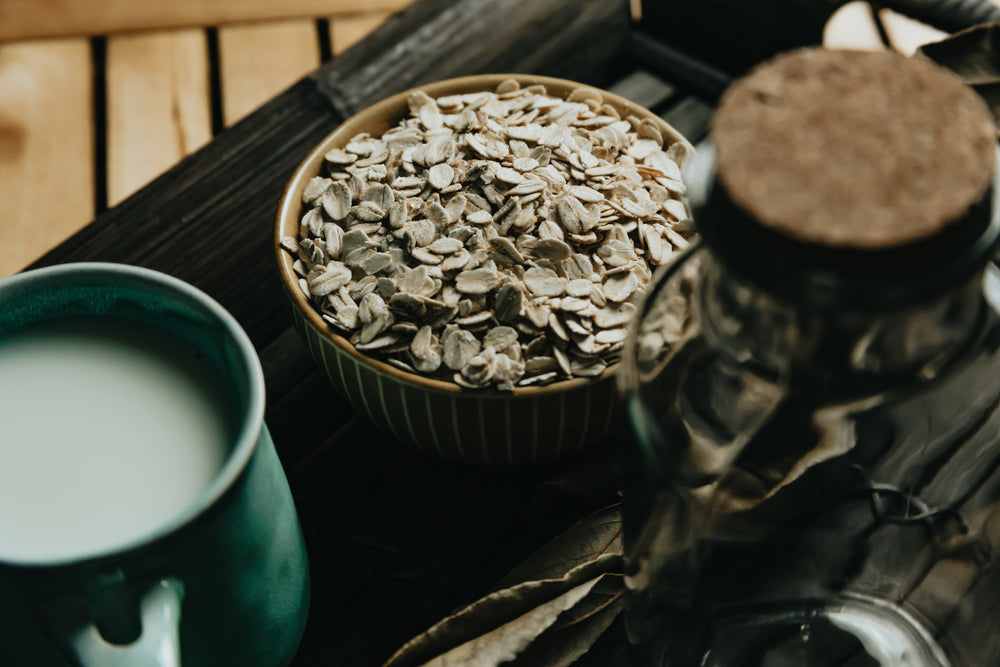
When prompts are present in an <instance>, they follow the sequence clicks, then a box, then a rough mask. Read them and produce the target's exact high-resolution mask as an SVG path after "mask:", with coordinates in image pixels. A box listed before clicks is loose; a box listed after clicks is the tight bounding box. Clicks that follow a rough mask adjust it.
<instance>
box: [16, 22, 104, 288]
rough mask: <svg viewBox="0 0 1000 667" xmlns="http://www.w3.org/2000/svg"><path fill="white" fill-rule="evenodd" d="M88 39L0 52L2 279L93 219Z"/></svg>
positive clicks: (17, 47) (91, 101)
mask: <svg viewBox="0 0 1000 667" xmlns="http://www.w3.org/2000/svg"><path fill="white" fill-rule="evenodd" d="M91 82H92V76H91V59H90V46H89V42H88V40H86V39H72V40H59V41H49V42H44V43H32V44H11V45H6V46H2V47H0V276H5V275H8V274H11V273H13V272H15V271H17V270H19V269H21V268H23V267H24V266H25V265H26V264H27V263H28V262H30V261H31V260H33V259H35V258H36V257H38V256H40V255H41V254H42V253H43V252H45V251H46V250H48V249H49V248H51V247H53V246H55V245H56V244H57V243H58V242H60V241H62V240H63V239H64V238H66V237H67V236H69V235H70V234H71V233H73V232H75V231H76V230H77V229H79V228H80V227H82V226H83V225H84V224H86V223H87V222H88V221H90V220H91V219H92V218H93V217H94V146H93V129H92V127H93V126H92V123H91V117H92V109H93V99H92V84H91Z"/></svg>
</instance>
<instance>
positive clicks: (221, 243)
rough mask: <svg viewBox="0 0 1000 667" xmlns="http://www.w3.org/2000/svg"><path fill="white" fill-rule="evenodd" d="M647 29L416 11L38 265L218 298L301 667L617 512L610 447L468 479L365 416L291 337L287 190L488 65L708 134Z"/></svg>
mask: <svg viewBox="0 0 1000 667" xmlns="http://www.w3.org/2000/svg"><path fill="white" fill-rule="evenodd" d="M633 29H634V27H633V26H632V25H631V24H630V19H629V13H628V3H627V2H626V1H624V0H532V2H525V3H513V2H494V1H493V0H444V1H439V0H422V1H421V2H417V3H416V4H415V5H413V6H411V7H410V8H409V9H407V10H406V11H404V12H403V13H402V14H400V15H399V16H397V17H396V18H394V19H393V20H391V21H390V22H389V23H388V24H386V25H385V26H383V27H382V28H380V29H379V30H378V31H377V32H376V33H375V34H373V35H372V36H371V37H370V38H369V39H367V40H365V41H364V42H363V43H361V44H360V45H358V46H357V47H355V48H354V49H352V50H351V51H349V52H348V53H346V54H344V55H343V56H342V57H341V58H339V59H337V60H335V61H334V62H332V63H330V64H329V65H327V66H325V67H323V68H322V69H320V70H318V71H317V72H315V73H314V74H313V75H312V76H310V77H307V78H305V79H303V80H302V81H299V82H298V83H296V84H295V85H293V86H292V87H290V88H289V89H288V90H286V91H285V92H283V93H282V94H280V95H279V96H277V97H276V98H274V99H273V100H272V101H270V102H269V103H268V104H266V105H265V106H263V107H262V108H261V109H259V110H258V111H257V112H255V113H253V114H252V115H250V116H249V117H248V118H246V119H245V120H244V121H242V122H240V123H239V124H237V125H235V126H234V127H232V128H230V129H228V130H226V131H225V132H223V133H221V134H220V135H219V136H218V137H216V138H215V139H214V140H213V141H212V142H210V143H209V144H208V145H206V146H205V147H204V148H203V149H201V150H200V151H198V152H197V153H195V154H193V155H191V156H190V157H188V158H187V159H185V160H184V161H183V162H181V163H180V164H178V165H177V166H176V167H174V168H173V169H171V170H170V171H169V172H167V173H166V174H164V175H163V176H161V177H160V178H158V179H156V180H155V181H154V182H152V183H151V184H149V185H148V186H147V187H145V188H143V189H142V190H140V191H139V192H138V193H136V194H135V195H133V196H132V197H130V198H129V199H127V200H126V201H124V202H122V203H121V204H119V205H118V206H116V207H114V208H112V209H109V210H108V211H107V212H106V213H104V214H103V215H101V216H100V217H99V218H98V219H97V220H95V221H94V222H93V223H91V224H90V225H89V226H87V227H86V228H84V229H83V230H82V231H81V232H79V233H78V234H76V235H75V236H73V237H72V238H70V239H69V240H67V241H66V242H65V243H63V244H62V245H60V246H59V247H57V248H56V249H54V250H53V251H52V252H50V253H48V254H47V255H45V256H44V257H43V258H42V259H41V260H39V261H38V262H37V263H36V264H35V265H34V266H45V265H51V264H56V263H63V262H72V261H112V262H123V263H129V264H136V265H140V266H145V267H150V268H153V269H158V270H161V271H164V272H167V273H169V274H171V275H174V276H177V277H179V278H181V279H183V280H186V281H188V282H190V283H192V284H194V285H196V286H197V287H199V288H201V289H203V290H204V291H206V292H207V293H208V294H210V295H211V296H212V297H214V298H215V299H216V300H218V301H219V302H220V303H221V304H222V305H223V306H225V307H226V308H227V309H228V310H229V311H230V312H232V313H233V314H234V315H235V316H236V317H237V319H238V320H239V321H240V323H241V324H242V325H243V327H244V328H245V329H246V330H247V332H248V333H249V335H250V338H251V340H252V341H253V343H254V345H255V346H256V348H257V351H258V353H259V355H260V357H261V360H262V364H263V366H264V372H265V377H266V380H267V392H268V410H267V415H266V421H267V424H268V427H269V429H270V431H271V433H272V436H273V438H274V441H275V444H276V446H277V448H278V453H279V456H280V457H281V459H282V462H283V464H284V466H285V469H286V471H287V474H288V478H289V481H290V484H291V486H292V490H293V493H294V496H295V499H296V504H297V507H298V510H299V516H300V520H301V523H302V527H303V530H304V532H305V536H306V542H307V546H308V549H309V557H310V568H311V573H312V580H313V581H312V606H311V611H310V620H309V624H308V627H307V630H306V635H305V638H304V639H303V642H302V645H301V648H300V651H299V654H298V656H297V658H296V661H295V663H294V664H295V665H296V666H297V667H304V666H313V665H315V666H319V665H338V666H339V665H347V666H355V665H357V666H368V665H372V666H377V665H380V664H382V662H383V661H384V660H385V659H386V658H388V657H389V656H390V655H391V654H392V653H393V652H394V651H395V650H396V649H397V648H398V647H399V646H400V645H402V644H403V643H404V642H405V641H406V640H408V639H409V638H410V637H412V636H413V635H415V634H417V633H419V632H421V631H423V630H424V629H426V628H427V627H428V626H429V625H431V624H432V623H434V622H435V621H437V620H439V619H440V618H442V617H443V616H445V615H447V614H448V613H450V612H452V611H454V610H455V609H456V608H458V607H461V606H462V605H464V604H466V603H469V602H471V601H473V600H475V599H476V598H478V597H480V596H481V595H483V594H484V593H486V592H487V591H488V590H489V588H490V587H491V586H492V585H493V584H494V583H495V582H496V581H497V580H498V579H500V578H501V577H502V576H503V575H504V574H506V573H507V572H508V571H509V570H510V569H512V568H513V567H514V566H515V565H517V564H518V563H519V562H521V561H522V560H523V559H524V558H525V557H526V556H528V555H529V554H530V553H531V552H532V551H534V550H535V549H537V548H539V547H540V546H542V545H543V544H544V543H545V542H547V541H548V540H549V539H550V538H552V537H553V536H555V535H556V534H558V533H559V532H561V531H562V530H564V529H565V528H567V527H568V526H569V525H571V524H572V523H573V522H574V521H575V520H577V519H578V518H580V517H582V516H583V515H585V514H586V513H589V512H590V511H592V510H594V509H597V508H599V507H601V506H604V505H606V504H608V503H610V502H614V501H615V500H617V498H618V488H619V487H618V479H617V478H616V476H615V474H614V466H613V465H612V463H613V461H614V456H615V451H614V443H613V442H609V444H608V447H607V448H605V449H604V450H603V451H601V452H597V453H596V454H592V455H591V458H590V459H588V460H576V461H568V462H565V463H560V464H553V465H548V466H541V467H532V468H523V469H505V468H472V467H468V466H463V465H459V464H454V463H449V462H446V461H441V460H437V459H432V458H429V457H427V456H424V455H422V454H419V453H416V452H414V451H411V450H408V449H405V448H404V447H402V446H401V445H399V444H398V443H396V442H394V441H393V440H392V439H391V437H389V436H387V435H384V434H382V433H380V432H378V431H377V430H376V429H375V428H374V427H373V426H372V425H371V424H369V423H367V422H365V421H363V420H361V419H360V418H358V417H357V415H356V414H355V413H354V411H353V410H352V409H351V408H350V406H349V405H347V404H346V403H345V402H343V401H342V400H341V399H340V398H338V396H337V395H336V394H335V393H334V392H333V390H332V388H331V387H330V386H329V385H328V383H327V382H326V380H325V379H324V378H322V377H321V376H320V375H319V373H318V372H317V370H316V367H315V366H314V364H313V363H312V361H311V359H310V358H309V357H308V355H307V352H306V350H305V348H304V346H303V345H302V343H301V342H300V340H299V339H298V337H297V336H296V334H295V332H294V331H293V330H292V329H291V317H290V314H289V313H288V311H287V306H286V302H285V300H284V297H283V295H282V294H281V287H280V284H279V281H278V277H277V270H276V266H275V261H274V256H273V249H272V226H273V220H274V215H275V212H276V209H277V203H278V200H279V197H280V195H281V192H282V189H283V187H284V184H285V182H286V181H287V180H288V178H289V177H290V176H291V173H292V171H293V170H294V168H295V166H296V165H297V164H298V162H299V161H300V160H302V159H303V158H304V157H305V155H306V154H307V153H308V151H309V150H310V149H311V148H312V147H313V146H314V145H315V144H317V143H318V142H319V141H320V140H321V139H322V138H323V137H324V136H325V135H326V134H328V133H329V132H331V131H333V129H334V128H335V127H336V126H337V125H338V124H339V123H340V122H341V121H343V120H344V119H345V118H346V117H348V116H349V115H350V114H352V113H354V112H356V111H358V110H360V109H362V108H364V107H365V106H367V105H369V104H371V103H373V102H375V101H377V100H378V99H381V98H383V97H386V96H388V95H390V94H392V93H395V92H397V91H399V90H403V89H405V88H408V87H411V86H413V85H417V84H420V83H422V82H428V81H432V80H436V79H442V78H448V77H452V76H459V75H464V74H472V73H477V72H490V71H492V72H504V71H510V72H515V71H517V72H535V73H542V74H548V75H553V76H562V77H565V78H570V79H575V80H578V81H581V82H585V83H589V84H592V85H597V86H602V87H605V88H610V89H611V90H613V91H615V92H618V93H621V94H623V95H625V96H627V97H630V98H631V99H633V100H635V101H637V102H639V103H640V104H643V105H644V106H647V107H649V108H651V109H653V110H654V111H656V112H658V113H661V114H663V115H664V116H665V117H666V118H667V119H668V120H669V121H671V122H675V123H676V124H677V125H678V127H681V128H682V131H683V132H684V133H685V134H687V135H688V136H689V137H690V138H691V139H692V140H697V139H698V138H699V136H698V135H700V134H702V133H703V132H704V131H705V128H706V127H707V119H708V116H709V114H710V112H711V107H710V106H709V105H708V104H706V103H705V102H701V101H698V100H696V99H694V98H691V97H690V96H688V95H686V94H685V92H684V91H683V90H680V89H678V88H677V87H675V86H674V85H672V84H671V83H668V82H667V81H665V80H664V79H663V78H662V77H661V76H657V75H656V74H655V73H654V72H655V70H656V68H657V65H656V62H655V59H653V60H649V61H648V62H647V61H643V59H642V58H637V57H636V56H635V54H634V53H633V51H634V49H631V48H630V46H629V43H630V42H629V40H630V35H631V34H632V31H633ZM653 34H655V31H653Z"/></svg>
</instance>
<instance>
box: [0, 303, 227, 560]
mask: <svg viewBox="0 0 1000 667" xmlns="http://www.w3.org/2000/svg"><path fill="white" fill-rule="evenodd" d="M230 394H231V392H227V391H226V387H225V383H224V382H223V381H222V378H221V377H220V376H219V375H218V372H217V371H216V370H215V369H214V368H213V367H212V365H211V364H210V363H209V362H208V360H207V359H206V358H204V357H203V356H202V355H201V354H200V353H199V352H198V351H197V349H196V348H195V347H194V346H192V345H190V344H188V343H186V342H185V341H182V340H180V339H179V338H176V337H174V336H172V335H169V334H167V333H164V332H162V331H159V330H157V329H155V328H153V327H151V326H148V325H145V324H142V323H139V322H136V321H133V320H127V319H122V318H114V317H101V318H99V317H83V318H72V319H59V320H52V321H47V322H42V323H38V324H34V325H30V326H28V327H25V328H24V329H21V330H17V331H14V332H13V333H11V334H9V335H7V336H5V337H2V338H0V562H3V561H5V560H6V561H21V562H24V561H33V560H35V561H45V560H61V559H68V558H76V557H83V556H88V555H94V554H96V553H99V552H103V551H107V550H113V549H116V548H119V547H123V546H126V545H128V544H130V543H132V542H134V541H136V540H140V539H142V538H143V537H145V536H147V535H149V534H150V533H151V532H154V531H156V530H158V529H162V528H165V527H167V526H168V525H170V524H171V523H172V522H174V521H176V520H177V519H179V518H180V517H182V516H184V515H185V513H186V512H187V511H188V510H190V509H191V508H192V507H193V506H194V505H195V504H196V502H197V501H198V499H199V497H200V496H201V495H202V494H203V493H205V492H206V490H207V488H208V487H209V485H210V483H211V481H212V479H214V478H215V476H216V475H217V474H218V473H219V471H220V469H221V468H222V465H223V463H224V461H225V458H226V455H227V454H228V452H229V449H230V447H231V444H232V442H233V440H234V438H235V435H234V433H235V419H234V417H233V409H232V405H231V400H232V399H230V398H229V396H230Z"/></svg>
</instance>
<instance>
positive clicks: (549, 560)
mask: <svg viewBox="0 0 1000 667" xmlns="http://www.w3.org/2000/svg"><path fill="white" fill-rule="evenodd" d="M622 554H623V548H622V510H621V505H620V504H615V505H611V506H609V507H605V508H603V509H600V510H598V511H596V512H594V513H592V514H590V515H588V516H586V517H584V518H583V519H581V520H580V521H578V522H577V523H575V524H573V525H572V526H571V527H570V528H569V529H568V530H566V531H565V532H563V533H562V534H560V535H558V536H557V537H556V538H554V539H553V540H552V541H551V542H549V543H548V544H546V545H545V546H543V547H542V548H541V549H539V550H538V551H536V552H535V553H533V554H532V555H531V556H529V557H528V559H527V560H526V561H524V562H523V563H521V564H520V565H518V566H517V567H516V568H514V569H513V570H511V571H510V572H509V573H508V574H507V575H506V576H505V577H504V578H503V579H501V580H500V581H499V582H497V584H496V586H494V588H493V590H499V589H501V588H507V587H509V586H513V585H515V584H516V583H518V582H522V581H531V580H539V579H553V578H557V577H563V576H566V574H567V573H568V572H570V571H571V570H572V569H573V568H575V567H579V566H580V565H581V564H584V563H588V562H591V561H594V560H595V559H598V558H601V557H604V556H608V555H614V556H618V557H619V558H620V557H621V556H622ZM619 571H620V570H619Z"/></svg>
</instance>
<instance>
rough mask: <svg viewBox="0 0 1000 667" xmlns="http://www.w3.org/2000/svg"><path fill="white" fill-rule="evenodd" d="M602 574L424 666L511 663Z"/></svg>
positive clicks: (488, 666) (470, 666) (492, 666)
mask: <svg viewBox="0 0 1000 667" xmlns="http://www.w3.org/2000/svg"><path fill="white" fill-rule="evenodd" d="M601 579H602V577H597V578H596V579H591V580H589V581H586V582H584V583H582V584H580V585H579V586H575V587H573V588H571V589H570V590H568V591H566V592H565V593H563V594H562V595H560V596H559V597H557V598H555V599H554V600H551V601H549V602H546V603H545V604H542V605H540V606H538V607H535V608H534V609H532V610H531V611H529V612H528V613H526V614H524V615H523V616H521V617H519V618H517V619H515V620H514V621H511V622H509V623H506V624H504V625H502V626H501V627H499V628H497V629H496V630H494V631H493V632H490V633H489V634H486V635H484V636H482V637H477V638H475V639H473V640H472V641H469V642H466V643H465V644H462V645H460V646H457V647H455V648H454V649H452V650H450V651H448V652H447V653H445V654H444V655H441V656H439V657H437V658H435V659H433V660H431V661H429V662H427V663H426V664H424V665H423V667H498V666H499V665H501V664H509V663H510V662H511V661H512V660H514V659H515V658H516V657H517V656H518V655H519V654H520V653H521V652H522V651H524V650H525V649H526V648H528V647H529V646H530V645H531V643H532V642H533V641H534V640H535V639H536V638H537V637H538V636H540V635H541V634H542V633H543V632H544V631H545V630H546V629H548V628H549V627H551V626H552V625H553V624H554V623H555V622H556V621H557V620H558V619H559V617H560V615H561V614H562V613H563V612H564V611H566V610H567V609H571V608H572V607H573V606H574V605H575V604H577V603H578V602H579V601H580V600H582V599H583V598H584V597H586V595H587V594H588V593H589V592H590V591H591V590H592V589H593V588H594V587H595V586H596V585H597V583H598V582H599V581H600V580H601Z"/></svg>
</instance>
